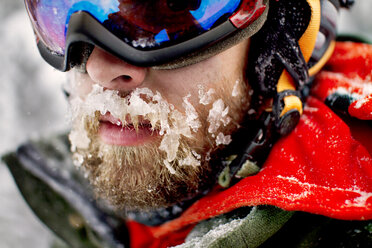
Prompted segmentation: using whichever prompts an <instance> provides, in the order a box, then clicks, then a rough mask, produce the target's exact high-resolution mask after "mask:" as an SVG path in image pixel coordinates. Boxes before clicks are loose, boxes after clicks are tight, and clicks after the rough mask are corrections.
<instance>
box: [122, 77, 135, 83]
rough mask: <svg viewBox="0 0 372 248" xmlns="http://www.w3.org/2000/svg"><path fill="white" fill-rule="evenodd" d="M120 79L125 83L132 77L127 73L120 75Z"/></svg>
mask: <svg viewBox="0 0 372 248" xmlns="http://www.w3.org/2000/svg"><path fill="white" fill-rule="evenodd" d="M120 79H121V80H122V81H124V82H126V83H128V82H130V81H132V77H131V76H128V75H122V76H120Z"/></svg>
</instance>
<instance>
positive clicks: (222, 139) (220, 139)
mask: <svg viewBox="0 0 372 248" xmlns="http://www.w3.org/2000/svg"><path fill="white" fill-rule="evenodd" d="M231 141H232V140H231V135H224V134H223V133H221V132H220V133H219V134H218V135H217V137H216V145H218V146H219V145H228V144H230V142H231Z"/></svg>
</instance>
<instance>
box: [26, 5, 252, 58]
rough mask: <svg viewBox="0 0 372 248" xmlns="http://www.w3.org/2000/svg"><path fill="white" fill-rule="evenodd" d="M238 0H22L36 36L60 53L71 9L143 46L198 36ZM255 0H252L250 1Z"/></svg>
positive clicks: (224, 16)
mask: <svg viewBox="0 0 372 248" xmlns="http://www.w3.org/2000/svg"><path fill="white" fill-rule="evenodd" d="M240 2H241V1H240V0H189V1H182V0H105V1H102V0H90V1H81V0H80V1H79V0H59V1H56V0H25V3H26V7H27V9H28V12H29V15H30V17H31V20H32V22H33V26H34V29H35V32H36V34H37V36H38V37H39V38H40V40H41V41H42V42H43V43H44V45H46V46H47V47H48V49H50V50H51V51H52V52H54V53H56V54H59V55H62V56H63V55H64V54H65V42H66V33H67V29H68V25H69V20H70V17H71V15H72V14H74V13H76V12H80V11H84V12H87V13H89V14H90V15H92V16H93V17H94V18H95V19H96V20H97V21H99V22H100V23H101V24H102V25H104V26H105V27H106V28H107V29H108V30H110V32H112V33H113V34H115V35H116V36H117V37H119V38H120V39H121V40H123V41H124V42H125V43H127V44H129V45H130V46H132V47H134V48H137V49H141V50H153V49H157V48H162V47H166V46H169V45H172V44H176V43H179V42H181V41H184V40H187V39H190V38H193V37H196V36H198V35H200V34H202V33H205V32H206V31H208V30H210V29H211V28H213V27H214V26H217V25H218V24H220V23H222V22H224V21H226V20H227V19H228V18H229V17H230V16H231V15H232V13H233V12H234V11H236V10H237V9H238V8H239V5H240ZM252 2H254V1H252Z"/></svg>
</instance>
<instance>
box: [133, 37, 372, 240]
mask: <svg viewBox="0 0 372 248" xmlns="http://www.w3.org/2000/svg"><path fill="white" fill-rule="evenodd" d="M345 96H346V97H347V99H348V101H346V103H345V102H344V104H343V108H344V112H346V115H345V121H344V120H343V119H341V118H340V117H339V116H338V115H337V114H336V113H335V112H333V111H332V110H331V109H330V108H329V107H327V105H326V104H325V103H324V102H327V101H328V102H330V103H329V104H328V105H331V106H332V100H338V99H340V98H341V97H345ZM360 120H369V121H370V120H372V46H371V45H366V44H358V43H349V42H345V43H337V45H336V48H335V51H334V54H333V56H332V58H331V59H330V60H329V62H328V64H327V65H326V67H325V70H323V71H322V72H321V73H319V74H318V76H317V78H316V80H315V84H314V87H313V90H312V94H311V96H310V97H309V98H308V100H307V103H306V107H305V109H304V113H303V115H302V117H301V120H300V123H299V124H298V126H297V127H296V129H295V130H294V131H293V132H292V133H291V134H290V135H288V136H286V137H284V138H282V139H280V140H279V141H278V142H277V143H276V144H275V145H274V147H273V149H272V151H271V153H270V155H269V157H268V159H267V161H266V163H265V165H264V166H263V168H262V170H261V171H260V172H259V173H258V174H256V175H254V176H250V177H247V178H245V179H243V180H241V181H240V182H239V183H237V184H236V185H234V186H233V187H230V188H228V189H226V190H220V191H219V190H217V191H214V192H212V193H210V194H209V195H207V196H205V197H204V198H202V199H201V200H199V201H197V202H195V203H194V204H193V205H192V206H191V207H190V208H189V209H187V210H186V211H185V212H184V213H183V214H182V215H181V216H180V217H179V218H177V219H175V220H172V221H170V222H167V223H165V224H163V225H161V226H158V227H147V226H144V225H142V224H138V223H136V222H132V221H130V222H128V225H129V229H130V236H131V240H132V246H133V247H167V246H172V245H177V244H180V243H182V242H183V241H184V239H185V237H186V235H187V234H188V233H189V231H190V230H191V229H192V227H193V226H194V225H195V224H197V223H198V222H200V221H202V220H206V219H208V218H211V217H214V216H217V215H220V214H223V213H227V212H230V211H232V210H234V209H237V208H240V207H244V206H257V205H273V206H277V207H279V208H282V209H284V210H288V211H305V212H309V213H314V214H320V215H324V216H328V217H332V218H336V219H344V220H365V219H372V157H371V153H372V141H371V140H372V126H371V125H370V123H368V121H365V122H362V121H360ZM346 123H348V125H347V124H346Z"/></svg>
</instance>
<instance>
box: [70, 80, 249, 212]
mask: <svg viewBox="0 0 372 248" xmlns="http://www.w3.org/2000/svg"><path fill="white" fill-rule="evenodd" d="M236 87H238V89H236ZM222 88H223V87H222ZM230 90H232V89H230V88H229V87H227V89H226V88H225V89H224V90H222V91H221V92H215V90H212V91H211V90H209V91H208V93H206V92H204V89H203V88H200V89H199V100H200V101H199V103H200V106H199V105H198V108H197V110H195V108H194V107H193V106H192V105H191V104H190V102H189V101H188V98H189V97H190V96H186V97H185V98H184V106H183V107H184V109H185V112H186V113H185V114H181V113H180V112H179V111H178V110H177V109H175V108H174V106H173V105H170V104H168V103H167V102H166V101H165V100H163V99H162V98H161V97H160V98H159V96H160V94H159V93H156V94H154V93H152V92H151V91H150V90H148V89H144V88H143V89H141V90H140V91H139V92H137V93H136V92H134V93H133V92H132V93H131V94H129V95H127V96H126V97H125V99H123V97H121V96H119V94H118V93H117V92H109V91H103V89H98V93H97V92H96V93H94V94H93V97H92V99H91V100H94V101H90V100H89V96H88V99H85V101H82V100H79V103H76V102H71V105H72V110H73V111H74V110H75V113H73V123H74V125H73V130H72V132H71V134H70V140H71V142H72V150H73V152H74V155H73V157H74V160H75V162H76V164H78V165H79V166H80V167H81V168H83V170H84V171H85V172H86V173H87V175H88V178H89V180H90V182H91V184H92V185H93V190H94V192H95V194H96V196H97V198H100V199H104V200H107V201H108V202H109V203H110V204H111V205H112V206H113V207H114V208H115V209H118V210H151V209H156V208H160V207H169V206H171V205H173V204H175V203H178V202H181V201H184V200H187V199H191V198H193V197H195V196H197V195H199V194H201V193H203V192H204V191H206V190H208V189H210V188H211V187H212V186H213V185H214V184H215V182H216V181H215V180H216V174H217V173H218V172H219V168H216V167H219V166H218V165H212V164H211V163H210V158H211V156H214V155H215V154H216V153H217V151H218V150H219V149H220V148H221V147H223V145H227V144H228V143H229V141H230V140H229V138H230V135H225V134H231V133H233V132H234V131H235V130H236V129H237V128H238V123H239V122H240V121H241V120H242V119H243V116H244V113H245V112H246V110H247V109H246V108H248V105H249V104H247V103H248V99H247V96H248V93H247V92H248V89H247V87H246V84H245V83H244V82H241V81H240V83H239V85H237V84H236V85H235V87H234V89H233V90H232V91H235V92H239V97H238V98H237V97H236V96H234V94H236V93H233V94H232V95H233V96H231V91H230ZM93 91H94V90H93ZM227 92H229V93H227ZM103 94H109V95H108V96H106V97H103V98H102V97H101V96H102V95H103ZM110 94H111V95H110ZM212 95H213V97H212ZM136 97H139V99H143V100H145V102H146V103H141V104H145V106H146V107H148V106H151V108H152V109H156V108H157V109H158V112H156V111H155V112H151V113H150V114H149V113H148V112H146V113H141V111H138V110H137V109H136V110H135V111H129V110H128V109H127V110H125V111H122V110H123V109H124V108H128V107H129V106H130V105H135V104H134V99H136ZM98 99H99V100H100V101H101V102H102V101H103V102H104V103H101V104H100V105H99V106H94V104H93V106H91V105H92V103H93V102H98V101H97V100H98ZM102 99H104V100H102ZM108 99H110V100H108ZM131 99H132V100H133V101H131ZM154 99H155V100H154ZM159 99H160V100H159ZM216 99H217V100H216ZM221 99H227V100H228V101H227V103H228V104H227V106H225V104H224V102H223V101H222V100H221ZM107 100H108V101H110V102H109V103H107V102H105V101H107ZM212 103H213V104H212ZM152 104H153V105H152ZM76 106H78V107H76ZM81 106H84V107H81ZM102 106H106V107H105V109H101V107H102ZM107 106H121V111H122V112H121V113H120V114H119V113H117V114H115V116H116V117H118V118H119V116H120V117H121V118H120V119H121V120H123V123H126V122H128V119H129V120H131V121H130V123H131V125H132V126H133V127H136V126H137V123H136V121H137V120H139V119H140V120H146V121H148V122H149V123H151V126H152V127H151V128H152V129H153V130H154V133H160V135H159V137H156V138H155V139H153V140H151V141H150V142H146V143H145V144H143V145H140V146H131V147H130V146H118V145H109V144H106V143H104V142H102V140H101V139H100V137H99V126H100V119H99V116H101V115H103V114H105V113H107V112H109V113H111V114H112V113H114V112H115V111H116V110H117V109H114V107H107ZM124 106H125V107H124ZM159 106H162V108H158V107H159ZM164 106H166V109H164ZM242 106H244V107H243V108H242ZM132 107H133V106H132ZM87 108H88V109H87ZM132 109H133V108H132ZM144 109H146V108H144ZM164 111H165V112H166V115H164ZM211 113H212V114H211ZM228 113H229V114H228ZM159 115H163V117H162V118H160V119H159ZM84 140H85V142H82V141H84Z"/></svg>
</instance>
